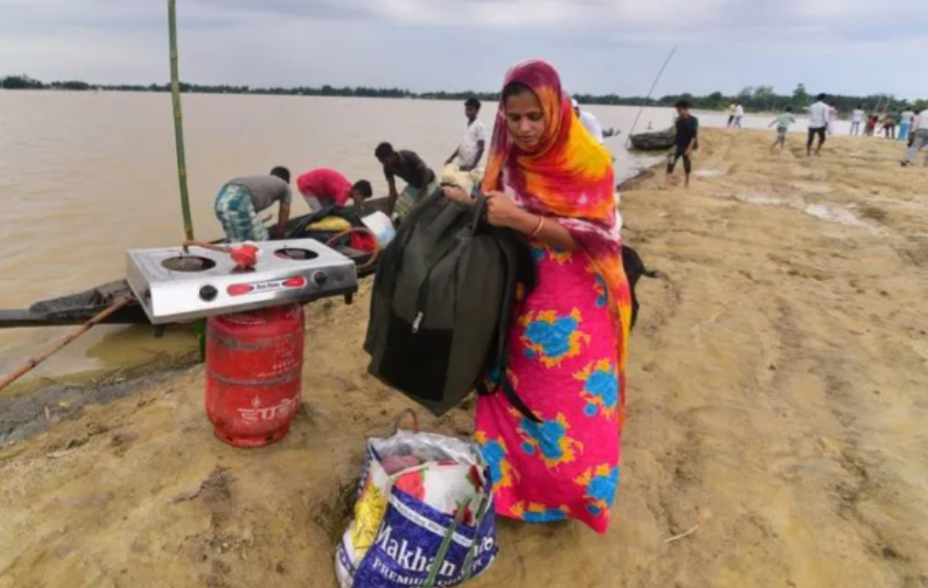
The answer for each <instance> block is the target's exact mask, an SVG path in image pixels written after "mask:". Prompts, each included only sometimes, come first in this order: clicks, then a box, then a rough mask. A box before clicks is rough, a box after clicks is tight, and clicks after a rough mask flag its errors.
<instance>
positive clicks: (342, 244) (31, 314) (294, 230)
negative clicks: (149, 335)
mask: <svg viewBox="0 0 928 588" xmlns="http://www.w3.org/2000/svg"><path fill="white" fill-rule="evenodd" d="M385 205H386V198H378V199H375V200H370V201H368V202H366V203H365V207H364V214H370V213H373V212H376V211H382V210H384V208H385ZM330 213H331V209H325V210H322V211H319V212H317V213H313V214H307V215H303V216H300V217H297V218H294V219H291V220H290V222H289V223H287V233H286V237H285V239H297V238H301V239H302V238H307V237H308V238H313V239H316V240H318V241H323V242H326V241H328V239H329V238H331V237H333V236H335V235H334V234H326V233H320V232H314V231H309V230H308V229H307V227H308V226H309V225H311V224H313V223H314V222H316V221H318V220H320V219H321V218H323V217H325V216H327V215H329V214H330ZM347 242H348V239H342V240H340V241H339V242H338V243H336V244H333V245H332V247H333V249H335V250H336V251H339V252H340V253H342V254H344V255H346V256H347V257H348V258H350V259H352V260H353V261H354V262H355V264H356V265H357V266H358V268H359V270H358V275H359V277H364V276H367V275H370V274H372V273H374V272H375V271H376V269H377V268H376V264H374V265H370V264H368V262H369V261H370V260H371V257H372V253H371V252H368V251H360V250H357V249H353V248H351V247H350V246H348V245H347ZM216 243H222V241H216ZM127 295H128V296H131V295H132V291H131V289H130V288H129V284H127V283H126V281H125V280H116V281H113V282H108V283H106V284H102V285H100V286H97V287H95V288H91V289H89V290H85V291H83V292H78V293H76V294H69V295H67V296H60V297H58V298H51V299H48V300H41V301H39V302H36V303H35V304H33V305H32V306H30V307H29V308H28V309H18V310H0V329H5V328H16V327H51V326H62V325H79V324H83V323H85V322H87V321H88V320H89V319H90V318H91V317H93V316H94V315H96V314H97V313H99V312H101V311H103V310H105V309H106V308H107V307H109V306H110V305H111V304H113V302H115V301H116V300H118V299H120V298H123V297H125V296H127ZM103 324H123V325H125V324H130V325H131V324H148V317H147V316H146V315H145V311H144V310H142V307H141V306H139V305H138V304H135V303H132V304H129V305H128V306H126V307H125V308H122V309H120V310H118V311H117V312H116V313H114V314H113V315H111V316H109V317H108V318H107V319H105V320H104V321H103Z"/></svg>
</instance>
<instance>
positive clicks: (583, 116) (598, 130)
mask: <svg viewBox="0 0 928 588" xmlns="http://www.w3.org/2000/svg"><path fill="white" fill-rule="evenodd" d="M571 104H573V107H574V112H575V113H577V116H578V117H579V118H580V122H581V123H582V124H583V127H584V128H585V129H586V130H587V132H588V133H590V134H591V135H593V138H594V139H596V140H597V141H599V144H600V145H602V144H603V143H604V142H605V139H604V138H603V127H602V125H601V124H599V120H597V118H596V117H595V116H593V113H591V112H587V111H585V110H580V103H579V102H577V101H576V100H572V101H571Z"/></svg>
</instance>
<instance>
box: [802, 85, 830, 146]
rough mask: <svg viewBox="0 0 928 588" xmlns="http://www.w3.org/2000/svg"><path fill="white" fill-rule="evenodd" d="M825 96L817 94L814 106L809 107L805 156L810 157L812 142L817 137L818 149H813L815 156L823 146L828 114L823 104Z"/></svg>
mask: <svg viewBox="0 0 928 588" xmlns="http://www.w3.org/2000/svg"><path fill="white" fill-rule="evenodd" d="M825 98H826V96H825V95H824V94H819V95H818V96H816V98H815V104H813V105H812V106H810V107H809V139H808V140H807V141H806V155H807V156H809V157H811V156H812V141H813V140H814V139H815V136H816V135H818V147H816V148H815V154H816V155H819V154H821V151H822V145H824V144H825V129H826V128H827V127H828V113H829V112H830V107H829V106H828V105H827V104H825Z"/></svg>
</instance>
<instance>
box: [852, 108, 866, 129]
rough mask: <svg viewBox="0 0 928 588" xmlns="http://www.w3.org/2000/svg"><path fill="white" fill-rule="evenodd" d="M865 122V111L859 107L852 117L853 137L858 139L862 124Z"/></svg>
mask: <svg viewBox="0 0 928 588" xmlns="http://www.w3.org/2000/svg"><path fill="white" fill-rule="evenodd" d="M862 122H864V109H863V108H861V107H860V105H859V104H858V105H857V108H856V109H855V110H854V114H852V115H851V136H854V137H856V136H857V135H859V134H860V124H861V123H862Z"/></svg>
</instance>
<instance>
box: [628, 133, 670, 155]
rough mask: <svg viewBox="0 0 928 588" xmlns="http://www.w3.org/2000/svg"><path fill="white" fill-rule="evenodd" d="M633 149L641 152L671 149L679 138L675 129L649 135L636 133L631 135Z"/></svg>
mask: <svg viewBox="0 0 928 588" xmlns="http://www.w3.org/2000/svg"><path fill="white" fill-rule="evenodd" d="M628 138H629V140H630V141H631V142H632V147H633V148H635V149H638V150H639V151H658V150H664V149H670V148H671V147H673V143H674V141H675V140H676V138H677V135H676V132H675V131H674V130H673V128H669V129H664V130H663V131H654V132H649V133H636V134H634V135H629V137H628Z"/></svg>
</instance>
